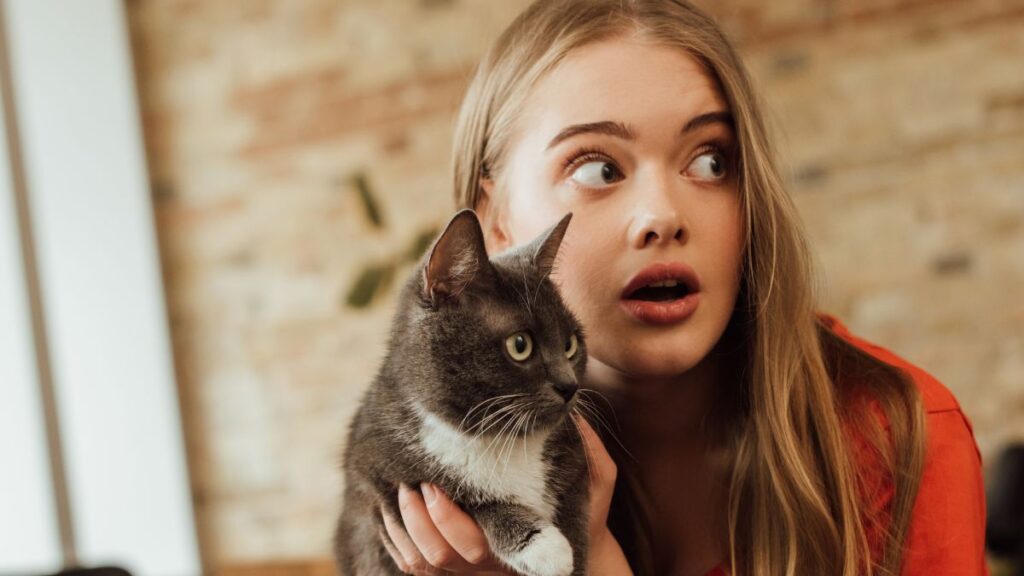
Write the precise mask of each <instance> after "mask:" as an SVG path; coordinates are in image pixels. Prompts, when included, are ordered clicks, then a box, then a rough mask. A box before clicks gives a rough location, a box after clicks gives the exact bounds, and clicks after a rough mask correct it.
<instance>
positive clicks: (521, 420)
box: [502, 410, 530, 474]
mask: <svg viewBox="0 0 1024 576" xmlns="http://www.w3.org/2000/svg"><path fill="white" fill-rule="evenodd" d="M529 417H530V413H529V411H527V410H524V411H523V412H521V413H520V414H519V417H518V418H517V419H516V426H515V428H513V429H512V443H511V444H510V445H509V448H508V456H506V457H505V465H504V467H503V468H502V474H504V473H505V472H506V471H507V470H508V463H509V461H510V460H511V459H512V454H513V453H514V452H515V449H516V442H517V441H518V440H519V431H520V430H522V427H523V425H525V424H526V421H527V419H529ZM523 461H524V462H525V461H526V436H525V435H524V436H523Z"/></svg>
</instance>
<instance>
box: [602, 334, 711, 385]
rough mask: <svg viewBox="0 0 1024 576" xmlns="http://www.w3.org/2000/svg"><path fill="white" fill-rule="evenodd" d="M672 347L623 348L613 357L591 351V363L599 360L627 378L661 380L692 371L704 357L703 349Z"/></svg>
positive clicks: (664, 344) (684, 346) (661, 344)
mask: <svg viewBox="0 0 1024 576" xmlns="http://www.w3.org/2000/svg"><path fill="white" fill-rule="evenodd" d="M670 344H671V343H667V342H660V343H658V344H657V345H655V346H651V347H647V348H643V347H629V348H620V349H617V350H615V351H614V352H613V353H611V354H601V351H600V350H595V349H593V348H591V352H590V354H591V357H590V362H594V360H595V358H600V359H601V360H598V362H601V363H603V364H605V365H606V366H607V367H608V368H611V369H613V370H614V371H616V372H618V373H619V374H620V375H621V376H622V377H624V378H626V379H630V380H634V379H645V380H661V379H667V378H674V377H676V376H679V375H680V374H683V373H685V372H688V371H690V370H691V369H693V367H694V366H696V365H697V364H699V363H700V361H701V359H702V358H703V357H704V354H702V352H703V350H695V349H694V348H693V347H692V345H691V346H689V347H688V346H686V345H685V344H683V345H677V346H671V345H670Z"/></svg>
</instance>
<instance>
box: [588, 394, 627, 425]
mask: <svg viewBox="0 0 1024 576" xmlns="http://www.w3.org/2000/svg"><path fill="white" fill-rule="evenodd" d="M580 392H583V393H585V394H595V395H596V396H597V397H598V398H600V399H601V400H604V403H605V405H606V406H608V413H609V414H611V415H612V420H614V421H615V429H616V430H618V431H619V432H622V426H621V425H620V424H619V417H618V416H616V415H615V408H614V407H613V406H612V401H611V400H609V399H608V397H607V396H605V395H604V394H602V393H601V392H600V391H599V390H595V389H593V388H580Z"/></svg>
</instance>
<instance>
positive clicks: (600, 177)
mask: <svg viewBox="0 0 1024 576" xmlns="http://www.w3.org/2000/svg"><path fill="white" fill-rule="evenodd" d="M728 111H729V109H728V106H727V105H726V103H725V101H724V99H723V98H722V96H721V95H720V94H719V92H718V89H717V87H716V84H715V83H714V82H713V81H712V79H711V78H710V77H709V76H708V75H707V74H706V73H705V72H704V71H703V70H702V69H701V67H700V66H699V65H698V64H697V61H696V60H694V59H693V58H692V57H690V56H688V55H686V54H685V53H683V52H682V51H680V50H672V49H669V48H663V47H655V46H653V45H647V44H641V43H638V42H636V41H632V40H626V39H616V40H609V41H605V42H600V43H595V44H591V45H587V46H584V47H582V48H579V49H577V50H575V51H573V52H571V53H570V54H569V55H568V56H567V57H566V59H564V60H563V61H562V62H561V63H559V65H558V66H557V67H556V68H554V69H553V70H552V71H551V72H550V73H549V74H548V75H546V76H545V77H544V78H543V79H542V80H541V81H540V82H539V84H538V85H537V86H535V87H534V89H533V90H532V92H531V94H530V96H529V98H528V100H527V102H526V103H525V105H524V107H523V110H522V112H521V114H520V116H519V118H518V119H517V120H516V122H517V124H516V130H517V132H516V136H515V137H514V139H513V141H512V142H511V146H510V148H509V152H508V154H509V155H508V157H507V158H506V159H505V163H504V167H503V168H502V171H501V173H500V174H496V175H495V178H496V179H497V180H496V182H490V181H488V180H484V181H483V185H484V188H485V190H487V191H488V192H489V197H490V198H494V199H496V200H497V201H496V202H494V204H493V207H494V208H497V209H493V208H492V209H491V210H490V211H487V208H486V207H484V208H483V211H484V223H485V227H486V230H487V232H486V233H487V240H488V248H489V249H490V250H492V251H498V250H501V249H504V248H507V247H509V246H511V245H518V244H522V243H525V242H528V241H530V240H531V239H533V238H534V237H535V236H537V235H538V234H540V233H541V232H542V231H544V230H545V229H546V228H548V227H549V226H552V225H553V224H555V223H556V222H557V221H558V220H559V219H560V218H561V217H562V216H563V215H564V214H565V213H567V212H572V213H573V218H572V222H571V224H570V225H569V229H568V232H567V234H566V237H565V239H564V241H563V243H562V247H561V249H560V253H559V258H558V260H559V262H558V266H557V267H556V269H555V272H554V273H553V274H552V280H553V281H554V282H555V284H556V285H557V286H558V287H559V289H560V291H561V293H562V295H563V297H564V298H565V300H566V302H567V304H568V305H569V308H570V309H571V310H572V311H573V312H574V313H575V314H576V315H577V317H578V318H579V320H580V321H581V322H582V324H583V326H584V329H585V330H586V334H587V338H588V339H587V346H588V351H589V354H590V358H591V362H592V363H593V362H598V363H601V364H604V365H606V366H607V367H610V368H612V369H615V370H617V371H619V372H620V373H622V374H623V375H624V376H627V377H634V378H670V377H672V376H675V375H679V374H681V373H683V372H686V371H687V370H689V369H691V368H692V367H694V366H695V365H696V364H697V363H698V362H700V360H701V359H702V358H704V356H705V355H706V354H707V353H708V352H709V351H710V350H711V349H712V347H713V346H714V345H715V343H716V342H718V340H719V338H720V336H721V335H722V333H723V331H724V330H725V327H726V325H727V323H728V321H729V317H730V315H731V313H732V310H733V306H734V304H735V302H736V295H737V292H738V288H739V278H740V255H741V250H742V237H743V225H742V219H741V212H740V199H739V194H738V192H737V178H736V175H735V174H734V169H733V161H732V158H733V156H734V155H735V154H734V152H733V150H734V147H735V136H734V134H733V131H732V127H731V120H730V119H729V116H728ZM573 127H575V128H573ZM495 186H497V189H495ZM488 204H489V205H490V204H491V203H490V202H488ZM656 264H670V265H671V264H683V265H685V266H688V267H690V268H691V269H692V270H693V272H694V273H695V275H696V277H697V279H698V281H699V289H698V291H697V292H696V293H695V295H691V296H687V297H685V300H686V301H685V302H684V301H683V299H681V298H680V296H681V293H679V292H678V290H679V289H678V288H675V289H673V288H672V287H671V286H668V287H661V289H660V290H656V289H651V288H648V289H646V290H642V291H641V292H639V293H634V294H627V295H626V297H624V290H626V288H627V285H629V284H630V282H631V280H633V279H635V278H636V277H637V275H638V274H639V273H640V272H641V271H642V270H644V269H647V268H648V267H650V266H652V265H656ZM671 275H672V276H677V275H678V268H677V269H676V274H671ZM656 278H657V277H656ZM664 298H668V299H669V300H661V301H657V300H660V299H664ZM693 304H696V308H693ZM688 307H689V309H692V312H690V313H688V311H687V309H688Z"/></svg>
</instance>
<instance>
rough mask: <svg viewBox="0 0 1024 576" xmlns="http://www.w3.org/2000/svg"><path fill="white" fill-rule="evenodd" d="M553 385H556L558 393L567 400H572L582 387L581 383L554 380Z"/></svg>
mask: <svg viewBox="0 0 1024 576" xmlns="http://www.w3.org/2000/svg"><path fill="white" fill-rule="evenodd" d="M551 386H552V387H554V389H555V392H558V395H559V396H561V397H562V398H564V399H565V401H566V402H568V401H569V400H572V397H573V396H574V395H575V394H576V391H577V390H579V389H580V385H579V384H577V383H575V382H553V383H552V384H551Z"/></svg>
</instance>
